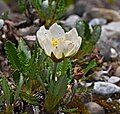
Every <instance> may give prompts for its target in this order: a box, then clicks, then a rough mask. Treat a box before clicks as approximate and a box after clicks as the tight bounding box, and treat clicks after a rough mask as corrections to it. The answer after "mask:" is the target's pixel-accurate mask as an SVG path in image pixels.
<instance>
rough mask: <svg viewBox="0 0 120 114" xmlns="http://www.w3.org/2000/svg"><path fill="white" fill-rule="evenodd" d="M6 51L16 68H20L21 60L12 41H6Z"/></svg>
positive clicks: (13, 66)
mask: <svg viewBox="0 0 120 114" xmlns="http://www.w3.org/2000/svg"><path fill="white" fill-rule="evenodd" d="M5 53H6V55H7V57H8V59H9V62H10V64H11V66H12V68H13V69H14V70H17V69H18V70H20V67H21V65H20V61H19V57H18V55H17V54H18V52H17V49H16V47H15V46H14V45H13V43H11V42H9V41H8V42H6V43H5Z"/></svg>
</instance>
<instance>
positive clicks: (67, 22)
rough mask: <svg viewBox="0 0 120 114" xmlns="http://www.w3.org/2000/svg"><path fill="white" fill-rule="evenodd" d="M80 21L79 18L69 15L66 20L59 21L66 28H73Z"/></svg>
mask: <svg viewBox="0 0 120 114" xmlns="http://www.w3.org/2000/svg"><path fill="white" fill-rule="evenodd" d="M79 20H80V17H79V16H78V15H75V14H74V15H71V16H69V17H68V18H67V19H66V20H63V21H61V23H62V24H64V25H65V26H68V27H71V28H73V27H75V26H76V23H77V22H78V21H79Z"/></svg>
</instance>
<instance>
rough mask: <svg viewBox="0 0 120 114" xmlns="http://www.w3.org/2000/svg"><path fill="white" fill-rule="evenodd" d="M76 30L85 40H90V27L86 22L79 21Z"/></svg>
mask: <svg viewBox="0 0 120 114" xmlns="http://www.w3.org/2000/svg"><path fill="white" fill-rule="evenodd" d="M76 29H77V32H78V35H79V36H81V37H82V38H84V40H89V38H90V36H91V33H90V28H89V25H88V23H87V22H86V21H84V20H80V21H78V23H77V24H76Z"/></svg>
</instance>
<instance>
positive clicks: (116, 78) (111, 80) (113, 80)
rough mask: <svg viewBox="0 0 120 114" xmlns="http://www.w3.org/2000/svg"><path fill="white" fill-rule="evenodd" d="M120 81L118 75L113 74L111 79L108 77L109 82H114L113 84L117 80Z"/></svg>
mask: <svg viewBox="0 0 120 114" xmlns="http://www.w3.org/2000/svg"><path fill="white" fill-rule="evenodd" d="M119 81H120V78H119V77H116V76H112V77H110V78H109V79H108V82H109V83H113V84H115V83H117V82H119Z"/></svg>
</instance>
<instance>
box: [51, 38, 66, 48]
mask: <svg viewBox="0 0 120 114" xmlns="http://www.w3.org/2000/svg"><path fill="white" fill-rule="evenodd" d="M59 41H65V38H59V39H57V40H56V39H55V38H52V45H53V46H54V47H56V46H57V44H58V42H59Z"/></svg>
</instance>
